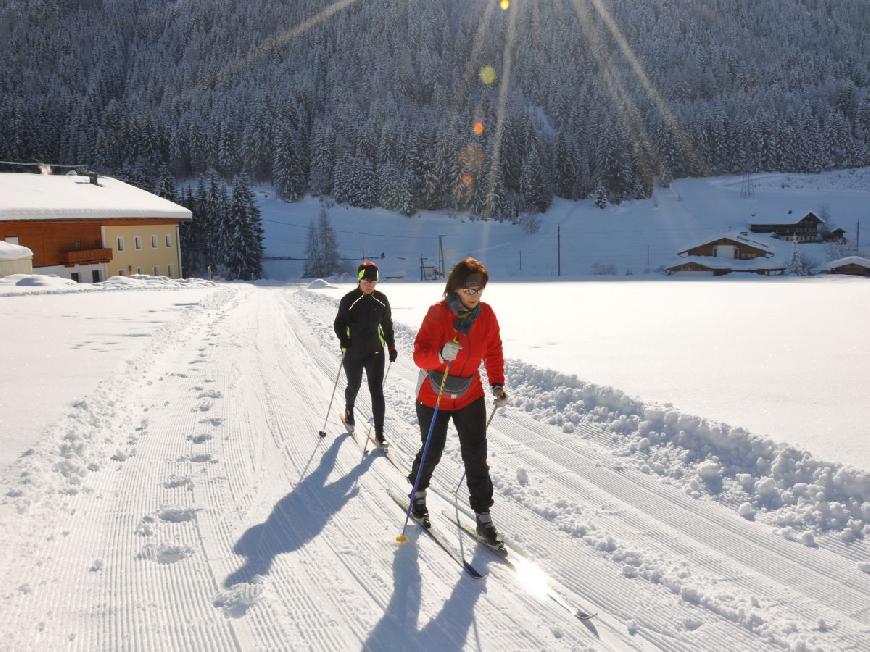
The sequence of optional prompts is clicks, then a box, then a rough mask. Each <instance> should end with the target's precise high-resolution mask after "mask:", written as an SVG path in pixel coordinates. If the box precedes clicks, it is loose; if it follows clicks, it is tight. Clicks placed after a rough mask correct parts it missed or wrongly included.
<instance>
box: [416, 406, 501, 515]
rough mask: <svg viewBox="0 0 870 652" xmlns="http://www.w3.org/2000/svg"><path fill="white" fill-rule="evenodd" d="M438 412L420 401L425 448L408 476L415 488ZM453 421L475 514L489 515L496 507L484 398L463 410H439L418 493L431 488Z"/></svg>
mask: <svg viewBox="0 0 870 652" xmlns="http://www.w3.org/2000/svg"><path fill="white" fill-rule="evenodd" d="M434 413H435V408H431V407H429V406H428V405H424V404H423V403H421V402H420V401H417V420H418V421H419V423H420V441H421V442H422V443H423V446H421V447H420V450H419V452H418V453H417V457H416V458H415V459H414V465H413V466H412V467H411V474H410V475H409V476H408V480H410V481H411V484H412V485H413V484H414V480H416V478H417V470H418V469H419V468H420V456H421V455H422V454H423V448H424V447H425V446H426V436H427V435H428V434H429V425H430V424H431V423H432V415H433V414H434ZM450 419H453V425H455V426H456V431H457V432H458V433H459V447H460V449H461V451H462V461H463V462H464V463H465V482H466V484H467V485H468V493H469V503H470V504H471V509H473V510H474V511H475V512H488V511H489V508H490V507H491V506H492V480H491V479H490V477H489V465H488V464H487V463H486V403H485V402H484V399H483V396H481V397H480V398H479V399H477V400H476V401H474V402H473V403H471V404H469V405H466V406H465V407H464V408H462V409H461V410H438V416H437V417H435V427H434V428H433V429H432V441H431V442H430V443H429V451H428V452H427V453H426V461H425V463H424V464H423V473H422V474H421V476H420V485H419V487H418V490H423V489H426V488H427V487H428V486H429V481H430V480H431V479H432V473H433V472H434V471H435V467H436V466H437V465H438V462H440V461H441V453H442V452H444V444H445V443H446V442H447V425H448V423H449V422H450Z"/></svg>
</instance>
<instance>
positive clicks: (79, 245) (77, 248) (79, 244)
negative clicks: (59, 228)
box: [73, 240, 82, 251]
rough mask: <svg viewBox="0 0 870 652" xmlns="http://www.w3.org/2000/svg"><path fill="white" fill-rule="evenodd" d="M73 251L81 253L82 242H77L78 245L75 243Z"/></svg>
mask: <svg viewBox="0 0 870 652" xmlns="http://www.w3.org/2000/svg"><path fill="white" fill-rule="evenodd" d="M73 249H74V250H75V251H81V250H82V241H81V240H76V243H75V245H74V246H73Z"/></svg>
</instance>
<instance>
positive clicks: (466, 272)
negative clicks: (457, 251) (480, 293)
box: [444, 256, 489, 297]
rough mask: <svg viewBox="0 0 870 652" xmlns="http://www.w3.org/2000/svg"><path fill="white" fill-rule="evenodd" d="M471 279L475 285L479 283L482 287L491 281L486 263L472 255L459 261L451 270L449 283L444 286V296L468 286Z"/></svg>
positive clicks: (448, 278)
mask: <svg viewBox="0 0 870 652" xmlns="http://www.w3.org/2000/svg"><path fill="white" fill-rule="evenodd" d="M469 281H471V283H472V284H473V285H479V286H480V287H481V288H484V287H486V283H487V281H489V272H487V271H486V267H485V266H484V264H483V263H482V262H480V261H479V260H477V258H472V257H471V256H469V257H468V258H466V259H465V260H461V261H459V262H458V263H456V266H455V267H454V268H453V269H452V270H450V276H448V277H447V285H445V286H444V296H445V297H446V296H447V295H448V294H450V293H451V292H456V290H459V289H460V288H465V287H468V283H469Z"/></svg>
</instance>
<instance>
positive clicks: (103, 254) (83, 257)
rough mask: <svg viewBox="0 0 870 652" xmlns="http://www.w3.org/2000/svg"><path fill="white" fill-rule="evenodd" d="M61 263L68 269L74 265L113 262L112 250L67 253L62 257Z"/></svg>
mask: <svg viewBox="0 0 870 652" xmlns="http://www.w3.org/2000/svg"><path fill="white" fill-rule="evenodd" d="M60 261H61V263H63V264H64V265H65V266H66V267H72V266H73V265H96V264H98V263H110V262H112V250H111V249H80V250H79V251H65V252H63V253H62V254H61V255H60Z"/></svg>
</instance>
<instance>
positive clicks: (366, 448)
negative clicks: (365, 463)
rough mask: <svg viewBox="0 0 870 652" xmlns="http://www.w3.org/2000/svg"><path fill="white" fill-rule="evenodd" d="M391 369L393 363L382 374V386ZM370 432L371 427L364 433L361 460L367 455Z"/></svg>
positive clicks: (373, 416)
mask: <svg viewBox="0 0 870 652" xmlns="http://www.w3.org/2000/svg"><path fill="white" fill-rule="evenodd" d="M392 368H393V363H392V362H390V364H388V365H387V373H385V374H384V380H383V381H382V383H381V385H382V386H383V384H384V383H386V382H387V377H388V376H389V375H390V369H392ZM374 418H375V415H374V414H372V421H374ZM371 432H372V429H371V427H369V431H368V432H367V433H366V438H365V439H364V440H363V453H362V458H363V459H365V458H366V455H367V454H368V448H369V435H370V434H371Z"/></svg>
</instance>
